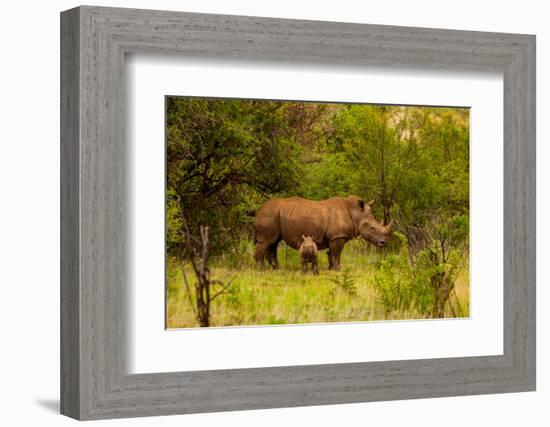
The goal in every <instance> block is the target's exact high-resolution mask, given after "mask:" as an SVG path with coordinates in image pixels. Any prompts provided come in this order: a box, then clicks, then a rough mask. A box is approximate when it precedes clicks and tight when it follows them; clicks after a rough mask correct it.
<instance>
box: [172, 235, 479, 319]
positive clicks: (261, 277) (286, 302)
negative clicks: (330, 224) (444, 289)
mask: <svg viewBox="0 0 550 427" xmlns="http://www.w3.org/2000/svg"><path fill="white" fill-rule="evenodd" d="M252 252H253V245H251V244H243V245H242V247H241V249H240V254H239V255H235V254H232V255H226V256H222V257H219V258H212V259H211V262H210V270H211V277H212V278H213V279H220V280H224V281H228V280H230V281H231V286H230V288H229V291H228V292H227V293H225V294H223V295H220V296H219V297H217V298H216V299H215V300H214V301H213V302H212V307H211V326H238V325H280V324H300V323H325V322H354V321H355V322H356V321H369V320H385V319H418V318H423V317H425V316H424V315H423V313H418V312H414V311H399V312H390V313H388V312H387V311H386V310H385V309H384V306H383V304H382V301H381V299H380V296H379V295H378V294H377V291H376V288H375V286H374V281H373V278H374V275H375V273H376V271H377V267H376V265H377V262H378V261H379V260H380V259H381V258H382V257H384V252H383V251H380V250H377V249H375V248H373V247H369V246H367V244H366V243H364V242H362V241H359V240H354V241H351V242H349V243H348V244H347V245H346V247H345V248H344V252H343V254H342V270H341V271H340V272H333V271H328V270H327V267H328V263H327V257H326V252H325V251H323V252H322V253H321V254H320V256H319V261H320V274H319V275H318V276H314V275H313V274H311V273H308V274H303V273H302V272H301V270H300V262H299V259H298V252H297V251H295V250H294V249H292V248H289V247H287V246H285V245H284V244H281V245H280V246H279V263H280V269H279V270H273V269H272V268H271V267H270V266H267V265H266V267H265V269H264V270H261V271H260V270H257V269H256V267H255V265H254V262H253V257H252ZM184 268H185V271H186V274H187V278H188V280H189V282H190V285H191V286H192V285H193V282H194V276H193V273H192V270H191V267H190V266H189V265H186V266H185V267H184ZM166 291H167V310H166V311H167V325H168V327H169V328H186V327H197V326H198V323H197V320H196V319H195V316H194V313H193V309H192V306H191V304H190V301H189V297H188V295H187V292H186V290H185V285H184V282H183V276H182V271H181V266H180V265H179V264H178V263H176V262H175V261H174V260H171V259H169V260H168V262H167V290H166ZM191 291H192V290H191ZM455 291H456V296H455V297H454V298H453V304H455V306H456V304H458V305H459V306H460V307H461V311H460V313H461V314H463V315H465V316H467V315H468V313H469V283H468V271H467V268H465V269H464V271H463V272H461V275H460V276H459V279H458V281H457V284H456V287H455ZM456 311H457V310H456V307H455V311H454V313H455V315H456ZM446 316H448V317H452V316H453V312H452V311H451V307H449V308H448V313H447V312H446Z"/></svg>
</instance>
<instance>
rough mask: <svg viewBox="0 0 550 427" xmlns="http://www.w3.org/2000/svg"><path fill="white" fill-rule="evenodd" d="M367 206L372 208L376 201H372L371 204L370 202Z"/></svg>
mask: <svg viewBox="0 0 550 427" xmlns="http://www.w3.org/2000/svg"><path fill="white" fill-rule="evenodd" d="M367 205H368V206H369V207H372V205H374V199H372V200H371V201H370V202H368V203H367Z"/></svg>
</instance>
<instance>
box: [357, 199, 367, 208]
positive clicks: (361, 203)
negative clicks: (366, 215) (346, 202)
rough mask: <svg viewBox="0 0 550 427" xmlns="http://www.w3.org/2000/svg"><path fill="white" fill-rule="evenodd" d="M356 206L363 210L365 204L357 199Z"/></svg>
mask: <svg viewBox="0 0 550 427" xmlns="http://www.w3.org/2000/svg"><path fill="white" fill-rule="evenodd" d="M357 204H358V205H359V207H360V208H361V209H364V208H365V202H364V201H363V200H361V199H359V200H358V201H357Z"/></svg>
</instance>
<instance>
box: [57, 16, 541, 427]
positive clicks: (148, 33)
mask: <svg viewBox="0 0 550 427" xmlns="http://www.w3.org/2000/svg"><path fill="white" fill-rule="evenodd" d="M61 91H62V93H61V166H62V173H61V191H62V194H61V249H62V253H61V412H62V413H63V414H65V415H68V416H70V417H73V418H77V419H82V420H84V419H103V418H118V417H134V416H151V415H167V414H184V413H197V412H214V411H229V410H244V409H260V408H276V407H290V406H306V405H325V404H338V403H351V402H366V401H380V400H393V399H411V398H423V397H438V396H459V395H467V394H483V393H504V392H518V391H531V390H535V253H536V251H535V248H536V242H535V37H534V36H531V35H520V34H503V33H484V32H468V31H454V30H440V29H423V28H406V27H391V26H374V25H364V24H348V23H335V22H315V21H298V20H281V19H270V18H257V17H242V16H223V15H209V14H195V13H182V12H165V11H148V10H133V9H115V8H103V7H88V6H82V7H78V8H76V9H71V10H68V11H65V12H63V13H62V14H61Z"/></svg>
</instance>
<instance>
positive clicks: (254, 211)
mask: <svg viewBox="0 0 550 427" xmlns="http://www.w3.org/2000/svg"><path fill="white" fill-rule="evenodd" d="M246 215H247V216H256V209H248V210H247V211H246Z"/></svg>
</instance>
